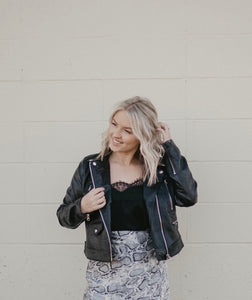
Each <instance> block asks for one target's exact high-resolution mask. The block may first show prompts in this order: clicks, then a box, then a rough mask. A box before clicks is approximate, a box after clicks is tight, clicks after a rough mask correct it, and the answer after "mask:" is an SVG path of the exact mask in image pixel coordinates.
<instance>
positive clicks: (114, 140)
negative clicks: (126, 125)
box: [112, 138, 122, 146]
mask: <svg viewBox="0 0 252 300" xmlns="http://www.w3.org/2000/svg"><path fill="white" fill-rule="evenodd" d="M112 143H113V144H114V145H116V146H117V145H121V144H122V142H119V141H117V140H116V139H113V138H112Z"/></svg>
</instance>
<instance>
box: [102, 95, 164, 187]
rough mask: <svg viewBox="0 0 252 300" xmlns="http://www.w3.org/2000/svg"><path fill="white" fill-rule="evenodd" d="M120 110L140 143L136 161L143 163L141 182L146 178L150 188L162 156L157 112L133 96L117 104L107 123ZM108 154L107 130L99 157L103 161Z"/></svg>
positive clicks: (146, 101)
mask: <svg viewBox="0 0 252 300" xmlns="http://www.w3.org/2000/svg"><path fill="white" fill-rule="evenodd" d="M121 110H124V111H126V112H127V115H128V117H129V120H130V122H131V126H132V131H133V134H134V135H135V136H136V137H137V138H138V140H139V141H140V145H139V149H138V151H137V152H136V155H138V159H140V160H141V161H143V164H144V169H143V180H145V179H147V178H148V186H150V185H152V184H154V183H156V181H157V174H156V170H157V166H158V164H159V162H160V160H161V158H162V156H163V154H164V148H163V146H162V143H163V142H162V138H161V134H160V131H158V129H159V128H160V125H159V123H158V115H157V111H156V109H155V107H154V105H153V104H152V103H151V101H150V100H149V99H147V98H143V97H139V96H135V97H133V98H129V99H126V100H123V101H121V102H119V103H118V104H117V105H116V107H115V109H114V112H113V113H112V115H111V116H110V119H109V121H110V122H112V119H113V117H114V116H115V114H116V113H117V112H118V111H121ZM109 153H111V150H110V148H109V136H108V130H107V131H106V132H104V134H103V139H102V146H101V152H100V154H99V157H100V158H101V159H102V160H103V158H104V156H105V155H108V154H109Z"/></svg>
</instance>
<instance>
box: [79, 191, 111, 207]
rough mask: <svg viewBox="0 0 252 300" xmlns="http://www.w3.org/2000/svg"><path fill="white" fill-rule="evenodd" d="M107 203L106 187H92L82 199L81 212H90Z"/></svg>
mask: <svg viewBox="0 0 252 300" xmlns="http://www.w3.org/2000/svg"><path fill="white" fill-rule="evenodd" d="M105 204H106V198H105V195H104V188H103V187H99V188H96V189H92V190H90V191H89V192H88V193H87V194H86V195H85V196H84V197H82V199H81V212H82V213H90V212H92V211H95V210H98V209H100V208H102V207H103V206H104V205H105Z"/></svg>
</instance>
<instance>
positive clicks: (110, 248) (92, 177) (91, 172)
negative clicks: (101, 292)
mask: <svg viewBox="0 0 252 300" xmlns="http://www.w3.org/2000/svg"><path fill="white" fill-rule="evenodd" d="M89 170H90V174H91V179H92V183H93V187H94V189H95V182H94V176H93V171H92V167H91V161H89ZM99 213H100V216H101V219H102V223H103V225H104V228H105V230H106V233H107V236H108V241H109V251H110V261H111V262H112V245H111V241H110V237H109V232H108V228H107V226H106V223H105V221H104V218H103V215H102V212H101V210H100V209H99Z"/></svg>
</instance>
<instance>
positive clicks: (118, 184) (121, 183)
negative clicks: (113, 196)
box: [111, 178, 143, 192]
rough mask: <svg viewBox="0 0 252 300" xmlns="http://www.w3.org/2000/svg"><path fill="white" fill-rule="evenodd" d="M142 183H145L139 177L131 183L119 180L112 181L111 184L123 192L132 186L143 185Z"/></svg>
mask: <svg viewBox="0 0 252 300" xmlns="http://www.w3.org/2000/svg"><path fill="white" fill-rule="evenodd" d="M142 184H143V179H142V178H138V179H136V180H135V181H133V182H131V183H128V182H124V181H121V180H119V181H117V182H114V183H112V184H111V186H112V187H113V188H115V189H116V190H118V191H119V192H123V191H125V190H126V189H127V188H129V187H131V186H138V185H142Z"/></svg>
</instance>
